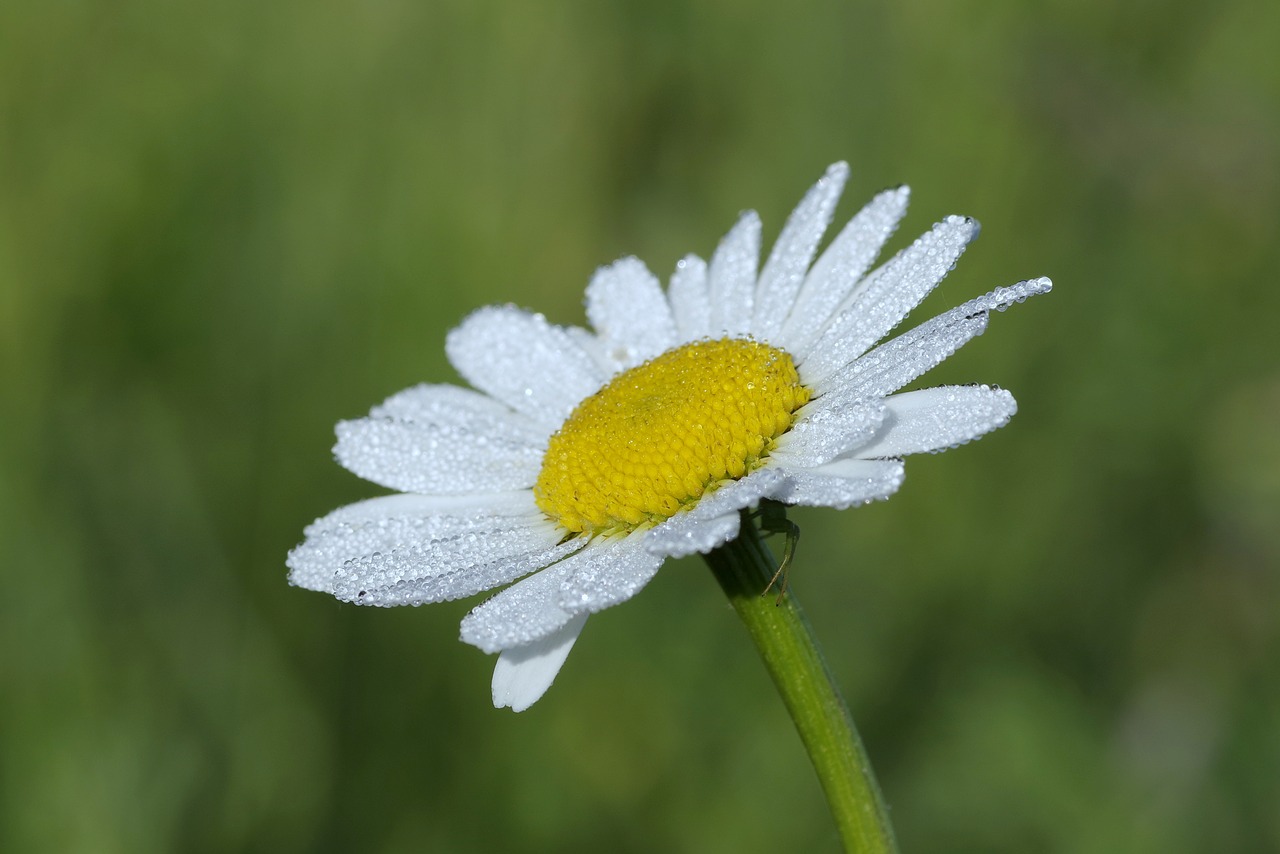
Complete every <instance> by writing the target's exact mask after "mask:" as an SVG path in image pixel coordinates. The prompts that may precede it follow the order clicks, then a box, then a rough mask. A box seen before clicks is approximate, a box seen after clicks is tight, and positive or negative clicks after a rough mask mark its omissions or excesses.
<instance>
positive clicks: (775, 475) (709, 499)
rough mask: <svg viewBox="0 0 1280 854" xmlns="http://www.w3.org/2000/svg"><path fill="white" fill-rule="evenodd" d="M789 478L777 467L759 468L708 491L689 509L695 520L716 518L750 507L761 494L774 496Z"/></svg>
mask: <svg viewBox="0 0 1280 854" xmlns="http://www.w3.org/2000/svg"><path fill="white" fill-rule="evenodd" d="M786 480H787V478H786V475H784V474H783V473H782V472H780V471H778V470H777V469H773V468H762V469H757V470H756V471H753V472H752V473H751V474H749V475H747V476H746V477H744V478H743V479H742V480H735V481H733V482H732V483H727V484H725V485H724V486H722V487H720V488H719V489H717V490H716V491H715V492H713V493H711V494H710V495H704V496H703V497H702V498H700V499H698V503H697V504H696V505H694V507H693V509H692V510H689V511H687V513H688V515H689V516H691V517H692V518H693V519H694V520H695V521H702V522H705V521H709V520H711V519H716V518H718V517H720V516H723V515H725V514H726V513H733V512H735V511H738V510H741V509H743V508H744V507H750V506H751V505H753V504H755V503H756V502H757V501H759V500H760V499H761V498H773V497H774V493H775V492H777V491H778V490H779V489H781V488H783V487H784V486H785V484H786ZM672 518H675V517H672Z"/></svg>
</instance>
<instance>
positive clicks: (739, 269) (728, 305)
mask: <svg viewBox="0 0 1280 854" xmlns="http://www.w3.org/2000/svg"><path fill="white" fill-rule="evenodd" d="M759 263H760V217H759V215H758V214H756V212H755V211H747V212H746V213H744V214H743V215H742V216H741V217H740V218H739V219H738V222H737V223H736V224H735V225H734V226H733V228H732V229H731V230H730V231H729V233H728V234H726V235H725V236H724V239H723V240H721V241H720V245H719V246H718V247H716V251H715V254H714V255H712V256H711V267H710V269H709V270H708V284H709V286H710V289H711V336H712V337H713V338H714V337H718V336H720V335H728V336H730V337H738V336H742V335H746V334H747V333H748V332H749V331H750V330H751V315H752V303H753V301H754V299H755V292H756V265H757V264H759Z"/></svg>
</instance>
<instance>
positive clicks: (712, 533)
mask: <svg viewBox="0 0 1280 854" xmlns="http://www.w3.org/2000/svg"><path fill="white" fill-rule="evenodd" d="M741 523H742V517H741V516H739V515H738V513H737V511H734V512H731V513H726V514H725V515H723V516H717V517H716V518H714V519H694V518H692V517H691V516H690V515H689V514H688V513H679V514H677V515H675V516H673V517H671V518H670V519H668V520H667V521H665V522H663V523H662V524H660V525H657V526H655V527H654V528H653V529H652V530H650V531H649V532H648V533H647V534H645V538H644V547H645V548H646V549H648V551H649V552H650V553H651V554H655V555H659V556H662V557H685V556H687V555H691V554H706V553H707V552H709V551H711V550H712V549H716V548H719V547H720V546H722V545H724V544H725V543H727V542H729V541H730V540H732V539H733V538H734V537H736V536H738V530H739V528H740V527H741Z"/></svg>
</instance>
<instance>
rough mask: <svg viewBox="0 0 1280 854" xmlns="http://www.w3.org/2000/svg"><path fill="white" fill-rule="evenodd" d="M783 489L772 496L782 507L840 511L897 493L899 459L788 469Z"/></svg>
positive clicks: (899, 469)
mask: <svg viewBox="0 0 1280 854" xmlns="http://www.w3.org/2000/svg"><path fill="white" fill-rule="evenodd" d="M786 471H787V476H788V477H787V486H786V487H784V488H783V489H781V490H779V492H778V494H777V495H775V496H774V498H775V499H777V500H778V501H781V502H783V503H784V504H801V505H804V506H806V507H833V508H835V509H836V510H843V509H845V508H847V507H853V506H855V505H858V504H867V503H869V502H872V501H877V500H880V499H883V498H888V497H889V496H890V495H892V494H893V493H895V492H897V491H898V487H900V486H902V478H903V475H904V469H903V466H902V461H901V460H849V459H845V460H836V461H835V462H832V463H827V464H826V465H824V466H818V467H817V468H814V469H799V468H788V469H787V470H786Z"/></svg>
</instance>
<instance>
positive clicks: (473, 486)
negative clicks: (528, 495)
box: [333, 416, 543, 495]
mask: <svg viewBox="0 0 1280 854" xmlns="http://www.w3.org/2000/svg"><path fill="white" fill-rule="evenodd" d="M507 423H508V422H507V421H506V420H505V419H500V418H492V417H485V416H477V417H476V418H475V419H474V420H473V421H472V423H471V424H469V425H452V424H439V423H437V424H430V423H428V424H413V423H407V422H403V421H395V420H391V419H380V418H361V419H359V420H356V421H340V422H338V426H337V428H336V432H337V435H338V443H337V445H335V446H334V448H333V453H334V456H335V457H337V459H338V462H339V463H341V464H342V465H343V467H345V468H346V469H347V470H349V471H352V472H354V473H355V474H358V475H360V476H361V477H363V478H364V479H366V480H371V481H373V482H374V483H377V484H380V485H382V486H386V487H390V488H391V489H399V490H401V491H403V492H421V493H426V494H431V495H466V494H471V493H488V492H504V491H507V490H513V489H527V488H529V487H532V486H533V484H534V482H535V481H536V480H537V479H538V469H539V467H540V466H541V465H542V454H543V449H542V447H540V446H539V445H534V444H530V443H529V437H527V436H525V435H523V434H522V433H521V432H519V431H514V430H506V429H504V428H505V426H506V425H507Z"/></svg>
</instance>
